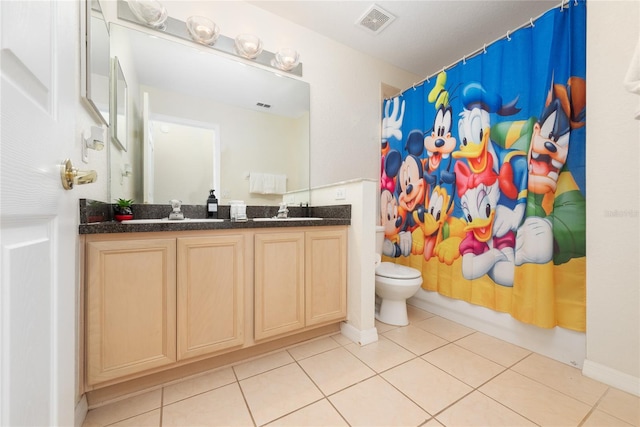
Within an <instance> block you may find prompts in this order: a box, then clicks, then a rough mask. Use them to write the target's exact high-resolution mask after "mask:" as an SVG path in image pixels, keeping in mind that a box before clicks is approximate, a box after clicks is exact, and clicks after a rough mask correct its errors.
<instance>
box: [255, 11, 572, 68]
mask: <svg viewBox="0 0 640 427" xmlns="http://www.w3.org/2000/svg"><path fill="white" fill-rule="evenodd" d="M249 3H252V4H254V5H256V6H258V7H260V8H262V9H265V10H267V11H269V12H272V13H274V14H276V15H279V16H281V17H283V18H285V19H288V20H290V21H292V22H295V23H297V24H298V25H301V26H303V27H306V28H309V29H311V30H313V31H315V32H317V33H320V34H322V35H324V36H327V37H329V38H332V39H334V40H336V41H338V42H340V43H343V44H345V45H347V46H350V47H352V48H354V49H357V50H359V51H361V52H364V53H367V54H369V55H371V56H374V57H377V58H380V59H383V60H385V61H387V62H389V63H392V64H394V65H396V66H397V67H400V68H402V69H404V70H406V71H410V72H412V73H415V74H417V75H419V76H423V77H427V76H429V75H432V74H434V73H435V72H437V71H438V70H439V69H442V67H445V66H448V65H450V64H453V63H455V62H457V61H458V60H461V59H462V58H463V56H468V55H469V54H470V53H472V52H474V51H477V50H479V49H482V48H483V46H484V45H485V44H486V45H489V44H490V43H492V42H493V41H495V40H497V39H499V38H501V37H504V36H506V34H507V32H508V31H512V30H514V29H516V28H518V27H520V26H522V25H525V24H527V23H529V22H530V20H531V19H533V20H535V19H536V18H537V17H538V16H540V15H541V14H543V13H544V12H546V11H547V10H549V9H551V8H553V7H556V6H557V7H560V1H559V0H533V1H532V0H466V1H457V0H448V1H445V0H440V1H436V0H422V1H405V0H391V1H372V0H368V1H361V0H342V1H326V0H324V1H318V0H310V1H291V0H289V1H271V0H255V1H249ZM374 4H375V5H377V6H379V7H381V8H382V9H384V10H385V11H387V12H389V13H391V14H393V15H394V16H395V17H396V19H395V20H394V21H393V22H392V23H391V24H390V25H388V26H387V27H386V28H385V29H383V30H382V31H381V32H379V33H377V34H375V33H372V32H371V31H370V30H366V29H364V28H363V27H362V26H360V25H356V22H357V21H359V19H360V18H361V17H362V16H363V14H364V13H365V12H366V11H367V10H368V9H369V7H370V6H372V5H374ZM303 55H304V53H303ZM302 62H304V57H302Z"/></svg>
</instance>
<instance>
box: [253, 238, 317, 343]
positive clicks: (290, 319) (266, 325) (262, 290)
mask: <svg viewBox="0 0 640 427" xmlns="http://www.w3.org/2000/svg"><path fill="white" fill-rule="evenodd" d="M254 242H255V245H254V248H255V274H254V280H255V282H254V286H255V307H254V308H255V317H254V328H255V330H254V337H255V339H256V340H260V339H264V338H269V337H273V336H276V335H280V334H283V333H286V332H291V331H295V330H297V329H302V328H304V326H305V324H304V232H280V233H277V232H274V233H256V234H255V239H254Z"/></svg>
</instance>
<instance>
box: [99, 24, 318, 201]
mask: <svg viewBox="0 0 640 427" xmlns="http://www.w3.org/2000/svg"><path fill="white" fill-rule="evenodd" d="M110 32H111V43H112V44H111V49H112V54H113V55H119V52H123V57H121V58H120V61H127V62H122V64H123V68H124V69H125V71H126V73H127V81H128V82H130V84H131V82H134V83H133V84H134V85H135V86H131V87H130V96H134V97H135V96H137V95H134V94H138V93H140V94H144V97H145V98H147V101H146V102H144V101H143V99H142V98H143V95H140V98H141V99H139V100H133V101H132V104H130V105H132V111H134V112H137V113H135V114H134V115H132V117H130V119H131V120H132V122H131V123H132V126H134V128H133V129H132V131H131V132H130V133H129V136H130V140H129V151H128V153H127V154H128V155H129V156H135V153H140V154H139V155H140V157H141V158H139V159H135V158H132V159H130V162H131V164H132V167H133V171H132V173H133V176H134V177H135V176H137V177H139V184H136V185H139V186H140V188H139V189H138V188H136V189H135V194H134V195H132V196H130V198H135V199H136V200H137V201H138V202H140V201H142V200H144V201H145V202H146V203H156V204H164V203H168V200H170V199H180V200H182V202H183V203H184V204H196V205H203V204H205V202H206V199H207V196H208V194H209V191H208V190H210V189H212V188H213V189H215V191H216V195H217V196H218V198H219V199H220V202H221V204H228V203H229V201H230V200H243V201H245V202H246V203H247V204H252V205H277V204H278V203H279V202H280V201H282V198H283V192H282V187H279V188H278V189H276V190H275V191H273V190H271V189H268V190H266V191H265V190H257V191H250V186H251V184H255V182H254V181H253V180H250V179H249V178H250V175H253V176H254V177H255V176H260V175H259V174H262V176H266V177H267V179H270V178H271V177H273V176H278V177H280V179H281V178H282V177H283V176H285V177H286V178H285V182H286V185H285V192H294V191H295V192H304V194H305V195H304V196H302V195H300V194H296V196H295V198H293V199H291V198H289V200H290V201H293V202H294V203H300V202H308V193H307V192H306V191H307V190H308V188H309V84H308V83H306V82H303V81H301V80H298V79H296V78H292V77H288V76H282V75H279V74H277V73H275V72H273V71H270V70H266V69H263V68H259V67H255V66H252V65H247V64H245V63H244V62H241V61H238V60H235V59H231V58H229V57H226V56H224V55H223V54H220V53H217V52H213V51H212V50H211V49H207V48H206V47H202V46H200V45H197V44H195V43H192V42H186V41H175V40H170V39H166V38H164V39H163V38H160V37H158V36H156V35H155V34H154V35H153V36H151V35H149V34H148V33H144V32H141V31H136V30H133V29H131V28H125V27H122V26H120V25H114V24H111V26H110ZM124 52H126V54H124ZM136 105H137V106H136ZM136 114H137V115H139V116H140V117H139V118H136ZM137 128H140V129H139V131H138V130H136V129H137ZM163 129H164V132H163ZM178 129H179V130H180V132H178ZM196 131H198V132H200V131H208V132H209V134H208V136H205V137H203V138H204V141H206V144H208V145H207V147H206V148H204V147H201V148H199V149H198V150H202V151H201V156H200V159H199V160H202V161H203V162H198V163H196V162H195V161H189V160H187V158H186V153H187V152H189V151H190V150H189V149H188V148H189V147H190V146H192V145H195V141H196V140H198V141H201V140H200V138H201V137H200V136H195V135H196V134H195V132H196ZM186 132H189V133H186ZM175 135H178V136H177V137H176V136H175ZM211 135H213V136H211ZM200 143H202V144H204V143H205V142H202V141H201V142H199V144H200ZM160 145H162V148H161V147H160ZM134 146H135V147H137V148H134ZM205 150H206V151H205ZM161 151H162V153H164V154H163V157H162V158H160V152H161ZM216 153H218V154H216ZM111 158H112V161H122V160H118V158H117V156H112V157H111ZM204 160H206V162H204ZM205 163H206V164H205ZM217 164H219V167H217V168H216V165H217ZM120 168H121V167H120ZM212 168H213V169H212ZM118 169H119V167H118V166H117V165H116V166H114V165H112V167H111V170H112V171H113V170H118ZM185 176H190V177H191V178H192V179H193V180H192V181H191V182H184V178H185ZM217 176H219V178H217ZM196 181H197V183H196ZM120 186H121V180H119V179H112V180H111V194H112V195H111V198H114V197H119V196H116V195H119V194H121V193H122V190H121V188H120ZM253 190H256V186H253Z"/></svg>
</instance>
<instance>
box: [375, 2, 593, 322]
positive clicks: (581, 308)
mask: <svg viewBox="0 0 640 427" xmlns="http://www.w3.org/2000/svg"><path fill="white" fill-rule="evenodd" d="M585 9H586V3H585V2H584V1H573V0H572V1H571V2H570V3H569V4H566V5H564V6H563V7H560V6H558V7H557V8H554V9H552V10H550V11H548V12H547V13H545V14H544V15H542V16H541V17H540V18H538V19H537V20H535V21H533V20H532V21H531V25H527V26H526V28H522V29H520V30H517V31H514V32H513V33H512V34H507V36H506V37H505V38H504V39H502V40H499V41H497V42H494V43H493V44H491V45H489V46H486V47H485V48H484V49H481V50H480V52H479V53H477V54H475V55H474V56H473V57H470V58H466V59H463V60H462V61H460V62H459V63H458V64H456V65H455V66H453V67H451V68H450V69H448V70H446V71H445V70H443V71H442V72H441V73H439V74H437V76H434V77H433V78H431V79H427V80H425V81H424V82H423V83H422V84H420V85H417V86H415V87H411V88H409V89H407V90H406V91H405V92H404V93H402V94H401V95H399V96H397V97H396V98H393V99H390V100H386V101H385V102H384V104H383V112H382V116H383V118H382V127H383V129H382V146H381V149H382V150H381V154H382V156H381V179H380V220H381V224H382V225H383V226H384V228H385V241H384V249H383V259H384V260H385V261H392V262H397V263H400V264H403V265H407V266H410V267H413V268H416V269H418V270H420V271H422V276H423V285H422V287H423V289H425V290H426V291H435V292H438V293H440V294H442V295H445V296H447V297H451V298H455V299H461V300H464V301H467V302H469V303H472V304H477V305H481V306H484V307H487V308H490V309H493V310H496V311H499V312H506V313H510V314H511V315H512V316H513V317H514V318H516V319H518V320H520V321H522V322H526V323H530V324H533V325H537V326H540V327H545V328H552V327H555V326H561V327H564V328H568V329H572V330H576V331H584V330H585V326H586V325H585V324H586V289H585V288H586V285H585V270H586V261H585V223H586V219H585V207H586V205H585V117H586V115H585V67H586V61H585V54H586V46H585V43H586V30H585V24H586V10H585ZM452 37H455V35H452Z"/></svg>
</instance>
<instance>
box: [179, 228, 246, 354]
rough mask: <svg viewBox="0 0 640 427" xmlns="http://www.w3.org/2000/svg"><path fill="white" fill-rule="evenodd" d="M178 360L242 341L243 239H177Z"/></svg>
mask: <svg viewBox="0 0 640 427" xmlns="http://www.w3.org/2000/svg"><path fill="white" fill-rule="evenodd" d="M177 248H178V249H177V250H178V264H177V276H178V285H177V286H178V308H177V317H178V326H177V328H178V360H182V359H187V358H190V357H196V356H203V355H207V354H212V353H215V352H219V351H222V350H226V349H229V348H233V347H238V346H240V345H242V344H243V343H244V317H245V313H244V288H245V277H244V272H245V265H244V262H245V261H244V259H245V257H244V253H245V238H244V236H243V235H240V234H232V235H215V236H211V235H209V236H205V237H184V238H179V239H178V243H177Z"/></svg>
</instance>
